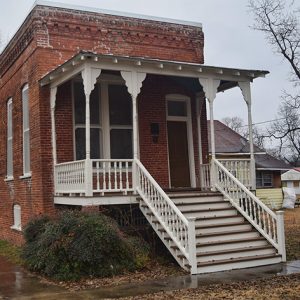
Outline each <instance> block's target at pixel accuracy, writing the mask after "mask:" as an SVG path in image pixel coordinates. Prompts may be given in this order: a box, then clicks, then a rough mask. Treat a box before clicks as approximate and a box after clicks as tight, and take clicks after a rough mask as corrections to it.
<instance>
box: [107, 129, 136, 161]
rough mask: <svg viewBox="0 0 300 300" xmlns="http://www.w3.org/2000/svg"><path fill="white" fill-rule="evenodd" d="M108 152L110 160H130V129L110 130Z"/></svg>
mask: <svg viewBox="0 0 300 300" xmlns="http://www.w3.org/2000/svg"><path fill="white" fill-rule="evenodd" d="M110 150H111V158H112V159H126V158H128V159H130V158H132V156H133V155H132V129H111V131H110Z"/></svg>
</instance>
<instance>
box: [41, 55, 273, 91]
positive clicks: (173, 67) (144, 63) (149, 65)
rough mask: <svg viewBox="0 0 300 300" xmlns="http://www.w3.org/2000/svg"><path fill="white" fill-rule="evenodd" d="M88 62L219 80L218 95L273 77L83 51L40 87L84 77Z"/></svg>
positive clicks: (260, 72)
mask: <svg viewBox="0 0 300 300" xmlns="http://www.w3.org/2000/svg"><path fill="white" fill-rule="evenodd" d="M87 62H90V63H92V64H93V66H95V67H97V68H100V69H107V70H114V71H137V72H144V73H147V74H157V75H166V76H176V77H189V78H200V77H201V78H214V79H219V80H221V84H220V86H219V88H218V91H224V90H227V89H230V88H232V87H235V86H237V82H238V81H251V82H252V81H253V79H255V78H258V77H265V75H266V74H268V73H269V71H264V70H250V69H238V68H227V67H219V66H209V65H205V64H196V63H188V62H180V61H171V60H161V59H153V58H146V57H129V56H118V55H112V54H97V53H93V52H86V51H81V52H79V53H78V54H76V55H75V56H73V57H72V58H71V59H69V60H68V61H66V62H64V63H63V64H61V65H59V66H58V67H57V68H55V69H54V70H52V71H50V72H49V73H47V74H46V75H45V76H43V77H42V78H41V79H40V85H41V86H45V85H47V84H52V83H55V82H56V81H57V79H58V78H60V77H62V76H66V77H68V74H71V75H75V74H76V70H78V73H80V72H81V69H80V66H81V67H82V66H83V65H84V64H85V63H87ZM70 77H72V76H70Z"/></svg>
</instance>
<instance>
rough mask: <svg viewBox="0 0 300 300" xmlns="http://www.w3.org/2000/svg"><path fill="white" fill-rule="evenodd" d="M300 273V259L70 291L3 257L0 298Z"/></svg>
mask: <svg viewBox="0 0 300 300" xmlns="http://www.w3.org/2000/svg"><path fill="white" fill-rule="evenodd" d="M293 273H300V261H293V262H288V263H285V264H278V265H273V266H266V267H258V268H250V269H244V270H235V271H226V272H219V273H211V274H204V275H194V276H190V275H186V276H179V277H171V278H166V279H162V280H153V281H147V282H143V283H139V284H136V283H132V284H124V285H120V286H117V287H104V288H97V289H89V290H83V291H76V292H69V291H67V290H66V289H64V288H61V287H57V286H53V285H49V284H47V283H43V282H41V281H40V280H39V278H37V277H34V276H32V275H30V274H28V273H27V272H25V271H24V270H22V269H21V268H20V267H17V266H14V265H13V264H11V263H9V262H7V261H6V260H5V259H4V258H1V257H0V299H47V300H48V299H49V300H52V299H53V300H54V299H55V300H57V299H60V300H61V299H62V300H63V299H66V300H67V299H72V300H77V299H103V298H119V297H126V296H137V295H143V294H149V293H155V292H160V291H172V290H178V289H188V288H197V287H201V286H205V285H209V284H216V283H231V282H237V281H244V280H251V279H259V278H268V277H271V276H274V275H288V274H293Z"/></svg>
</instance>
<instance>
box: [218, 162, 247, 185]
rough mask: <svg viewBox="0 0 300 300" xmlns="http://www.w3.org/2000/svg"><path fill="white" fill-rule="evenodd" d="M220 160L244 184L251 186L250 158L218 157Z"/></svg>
mask: <svg viewBox="0 0 300 300" xmlns="http://www.w3.org/2000/svg"><path fill="white" fill-rule="evenodd" d="M218 161H219V162H220V163H221V164H222V165H223V166H224V167H225V168H226V169H227V170H228V171H229V172H230V173H231V174H232V175H233V176H234V177H235V178H237V179H238V180H239V181H240V182H241V183H242V184H243V185H244V186H246V187H247V188H251V185H252V184H251V160H250V159H218Z"/></svg>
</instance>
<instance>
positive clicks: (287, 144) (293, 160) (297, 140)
mask: <svg viewBox="0 0 300 300" xmlns="http://www.w3.org/2000/svg"><path fill="white" fill-rule="evenodd" d="M299 108H300V96H291V95H288V94H284V95H283V96H282V103H281V105H280V106H279V110H278V116H279V117H280V118H278V120H277V121H276V122H274V123H273V124H272V125H271V126H270V127H269V129H268V132H269V137H271V138H275V139H276V140H278V141H279V147H278V152H279V154H280V156H281V157H282V158H284V159H285V160H286V161H288V162H289V163H290V164H294V165H296V164H297V162H298V161H299V160H300V116H299Z"/></svg>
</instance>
